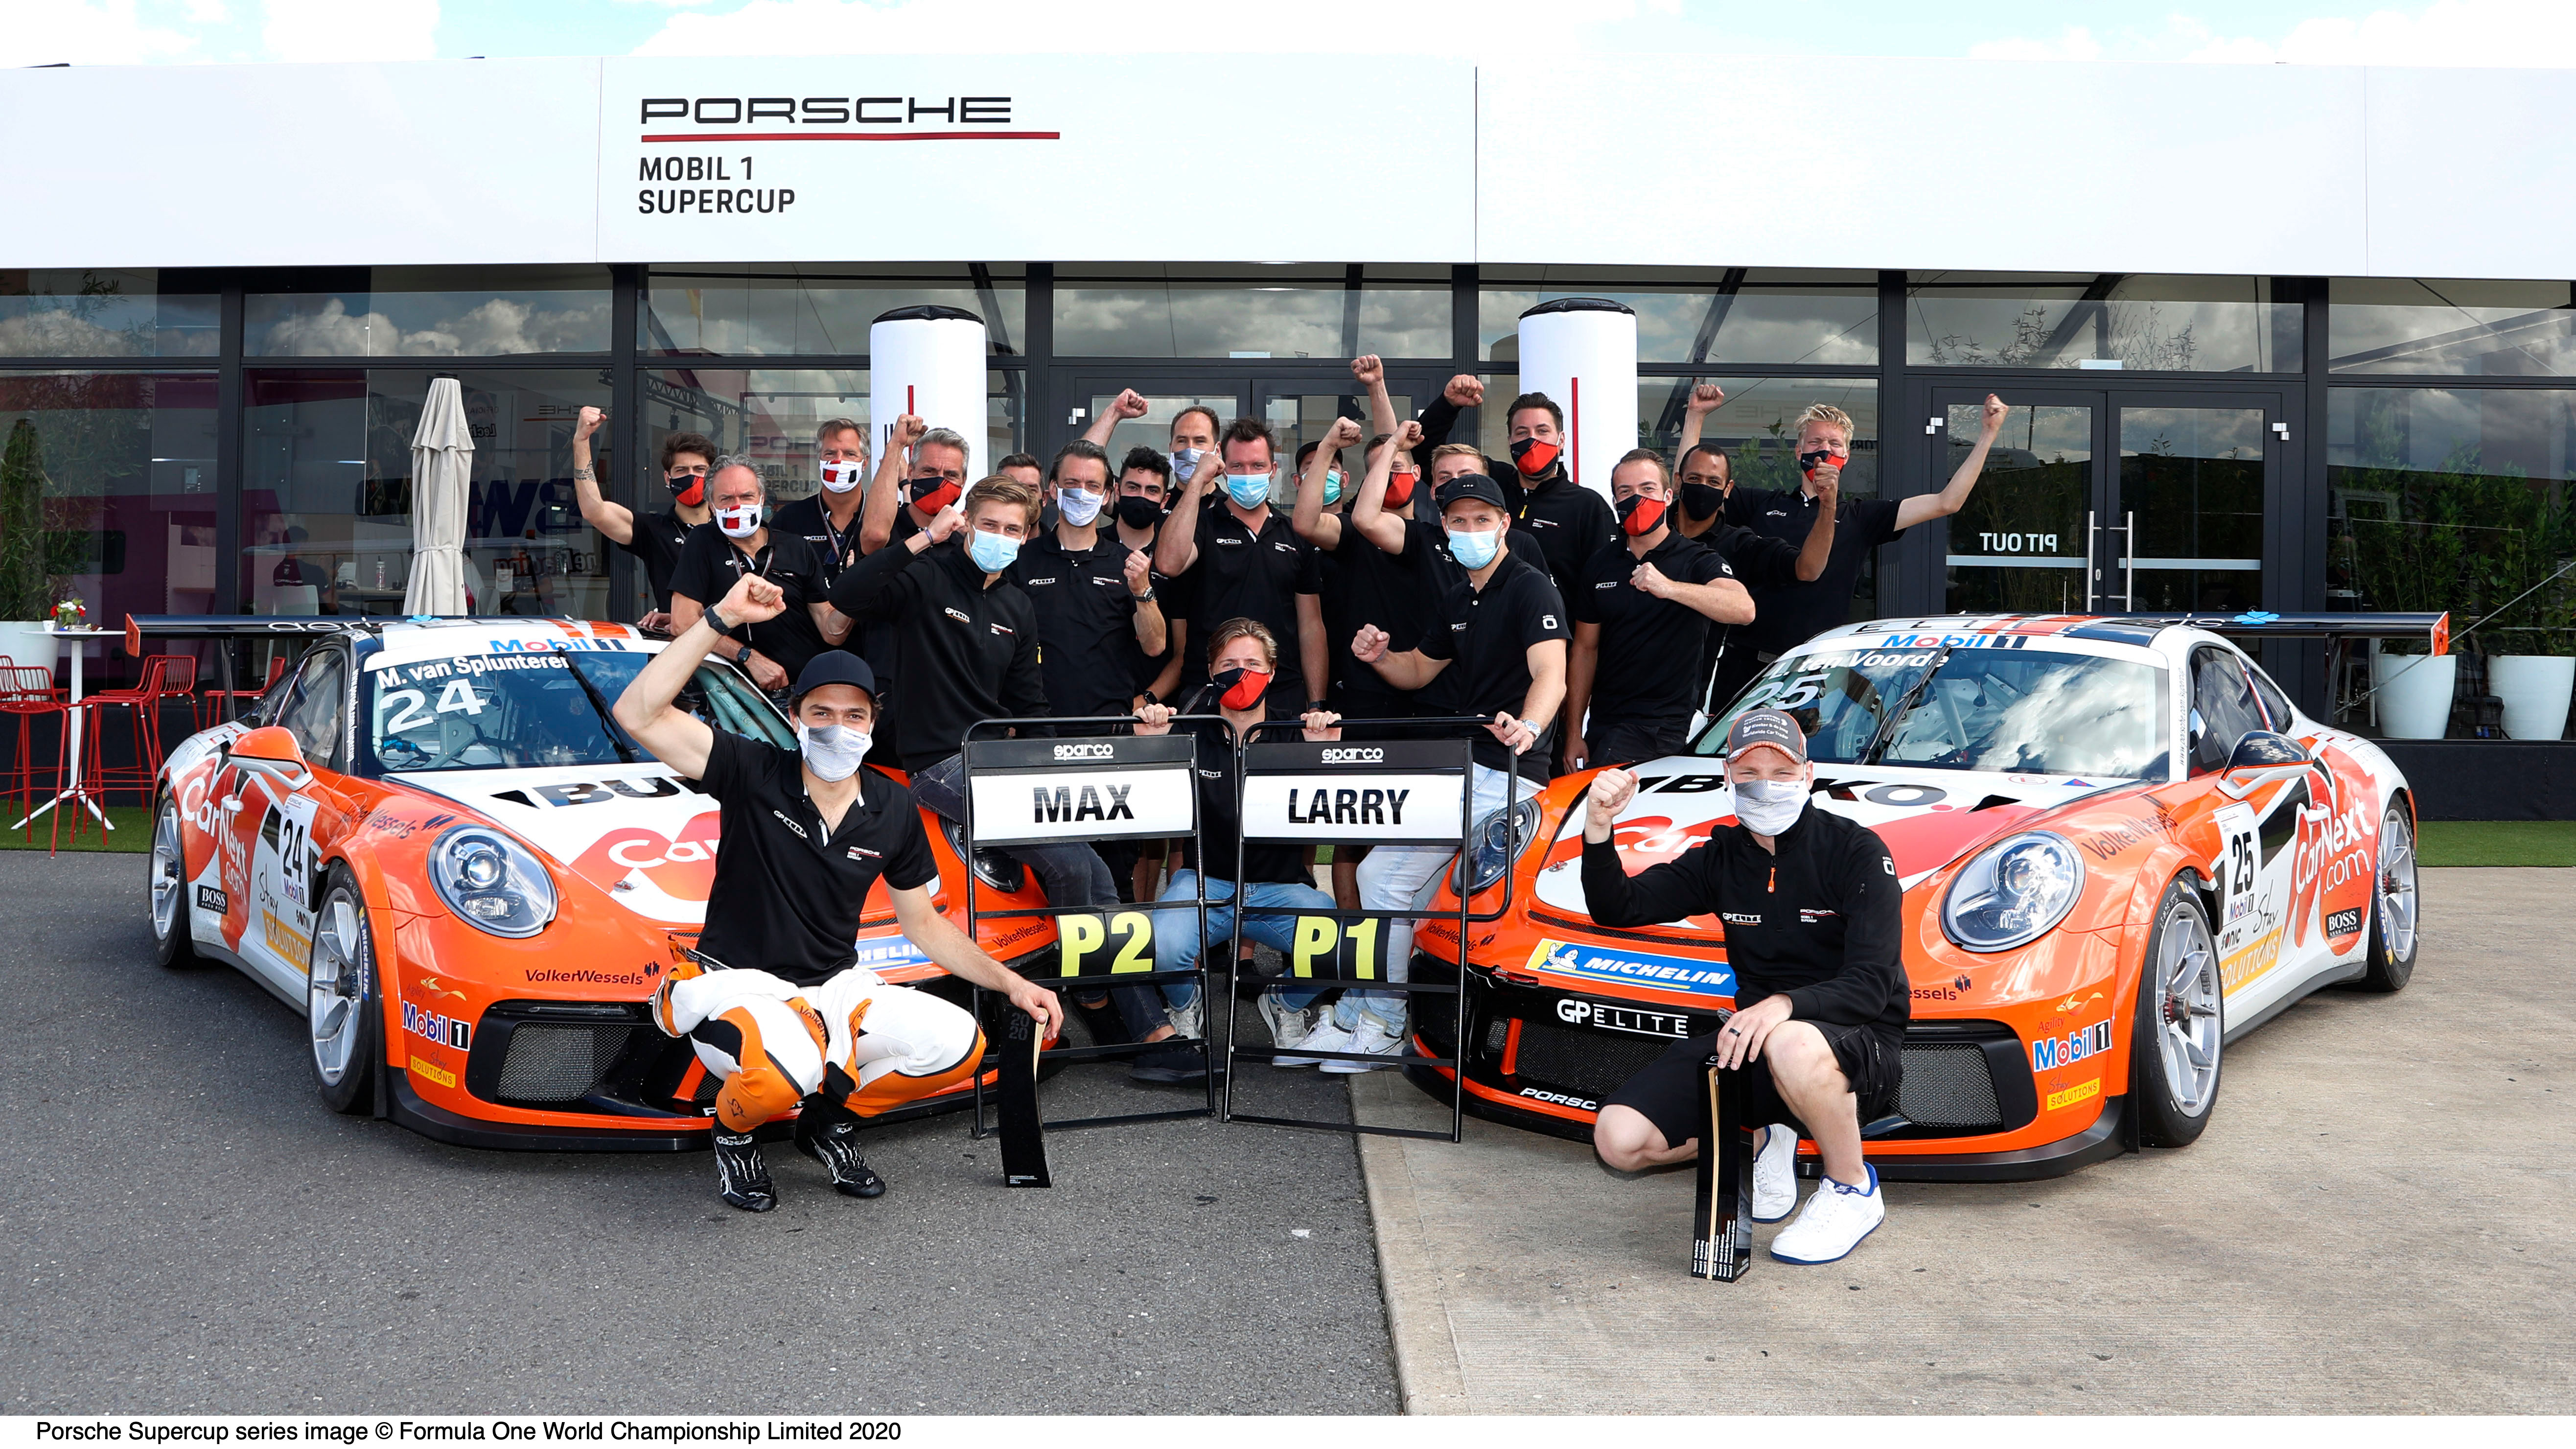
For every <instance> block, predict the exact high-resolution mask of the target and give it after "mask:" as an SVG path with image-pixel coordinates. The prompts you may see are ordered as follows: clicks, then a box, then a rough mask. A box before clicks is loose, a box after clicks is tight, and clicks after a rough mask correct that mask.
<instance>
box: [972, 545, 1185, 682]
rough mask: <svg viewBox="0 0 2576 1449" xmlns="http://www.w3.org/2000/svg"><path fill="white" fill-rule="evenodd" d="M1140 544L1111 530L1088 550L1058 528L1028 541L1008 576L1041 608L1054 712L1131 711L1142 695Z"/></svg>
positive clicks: (1042, 651)
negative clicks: (1133, 580) (1138, 682)
mask: <svg viewBox="0 0 2576 1449" xmlns="http://www.w3.org/2000/svg"><path fill="white" fill-rule="evenodd" d="M1132 552H1134V550H1132V549H1130V548H1128V547H1127V545H1125V544H1123V543H1120V542H1119V541H1118V540H1117V539H1116V538H1114V537H1112V536H1110V534H1109V533H1108V531H1107V530H1103V531H1102V532H1101V534H1100V536H1099V538H1098V539H1097V540H1096V541H1095V542H1094V543H1093V544H1092V545H1091V547H1089V548H1087V549H1083V550H1081V551H1079V552H1077V551H1075V550H1073V549H1069V548H1067V547H1065V546H1064V542H1063V540H1062V539H1060V538H1059V537H1057V535H1056V531H1055V530H1054V529H1048V530H1047V531H1046V532H1044V533H1041V534H1039V535H1038V536H1037V537H1035V538H1033V539H1030V540H1029V541H1028V542H1027V543H1024V544H1022V545H1020V556H1019V558H1018V559H1017V560H1016V561H1015V562H1013V563H1012V565H1011V567H1010V569H1009V571H1008V572H1007V573H1006V574H1005V575H1004V577H1006V578H1008V579H1009V580H1010V581H1011V582H1012V583H1013V584H1016V585H1018V586H1019V588H1020V590H1021V591H1022V592H1024V593H1026V594H1027V595H1028V596H1029V603H1030V605H1031V606H1032V607H1033V608H1034V609H1035V610H1036V614H1037V631H1038V660H1039V665H1040V669H1041V672H1042V673H1043V675H1044V677H1045V679H1046V697H1047V710H1048V713H1050V714H1055V715H1061V716H1068V717H1069V716H1073V715H1089V714H1125V713H1127V712H1128V706H1129V705H1130V704H1132V703H1133V702H1134V700H1135V696H1136V689H1137V688H1138V687H1140V686H1131V685H1130V683H1129V680H1130V678H1131V677H1132V675H1133V674H1134V671H1135V667H1136V666H1135V662H1134V661H1135V659H1136V657H1137V656H1138V655H1139V654H1141V652H1142V651H1140V650H1139V649H1138V648H1137V647H1136V596H1135V595H1134V594H1131V593H1129V592H1127V558H1128V555H1129V554H1130V553H1132ZM1156 602H1157V603H1159V602H1161V601H1160V600H1159V599H1157V600H1156Z"/></svg>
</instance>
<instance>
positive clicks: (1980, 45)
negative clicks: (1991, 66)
mask: <svg viewBox="0 0 2576 1449" xmlns="http://www.w3.org/2000/svg"><path fill="white" fill-rule="evenodd" d="M1968 58H1969V59H1970V60H2100V59H2101V58H2102V42H2100V41H2098V40H2095V39H2094V38H2093V32H2092V31H2090V30H2088V29H2086V28H2085V27H2083V26H2081V25H2070V26H2068V27H2066V33H2065V34H2063V35H2060V36H2059V37H2057V38H2056V39H2055V40H2029V39H2023V38H2019V37H2015V38H2012V39H2007V40H1981V41H1979V42H1977V43H1976V44H1974V45H1971V46H1969V47H1968Z"/></svg>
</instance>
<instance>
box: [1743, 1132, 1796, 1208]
mask: <svg viewBox="0 0 2576 1449" xmlns="http://www.w3.org/2000/svg"><path fill="white" fill-rule="evenodd" d="M1797 1205H1798V1134H1797V1133H1795V1132H1793V1131H1791V1130H1789V1127H1788V1126H1787V1124H1785V1123H1780V1122H1774V1123H1772V1124H1771V1126H1770V1128H1769V1129H1768V1130H1766V1131H1765V1132H1764V1133H1763V1137H1762V1147H1761V1150H1759V1151H1757V1152H1755V1153H1754V1154H1753V1220H1754V1221H1755V1222H1757V1223H1776V1222H1778V1221H1780V1220H1781V1219H1782V1218H1785V1217H1787V1216H1788V1215H1789V1210H1790V1209H1791V1208H1794V1207H1796V1206H1797Z"/></svg>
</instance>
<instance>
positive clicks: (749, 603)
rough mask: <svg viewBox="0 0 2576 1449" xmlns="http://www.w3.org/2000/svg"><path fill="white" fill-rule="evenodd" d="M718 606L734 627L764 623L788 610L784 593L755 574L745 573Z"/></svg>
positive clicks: (734, 582)
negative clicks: (735, 625)
mask: <svg viewBox="0 0 2576 1449" xmlns="http://www.w3.org/2000/svg"><path fill="white" fill-rule="evenodd" d="M717 607H719V608H721V609H722V610H724V616H725V617H726V618H728V619H731V620H732V621H733V622H735V623H737V624H764V623H767V622H768V621H770V620H772V619H775V618H777V617H778V616H779V615H780V614H782V613H785V612H786V610H787V591H786V590H784V589H781V588H780V587H778V585H776V584H773V583H771V582H770V581H769V580H767V579H764V578H762V577H761V576H760V575H758V574H744V575H743V576H742V577H741V578H738V579H736V580H734V581H733V587H732V588H730V589H728V590H726V591H725V596H724V602H723V603H721V604H719V605H718V606H717Z"/></svg>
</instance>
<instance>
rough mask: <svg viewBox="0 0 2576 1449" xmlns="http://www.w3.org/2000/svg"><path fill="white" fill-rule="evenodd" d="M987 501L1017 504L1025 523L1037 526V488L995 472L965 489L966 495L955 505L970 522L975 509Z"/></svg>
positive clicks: (972, 519)
mask: <svg viewBox="0 0 2576 1449" xmlns="http://www.w3.org/2000/svg"><path fill="white" fill-rule="evenodd" d="M987 503H1010V504H1017V505H1018V506H1019V508H1020V511H1021V513H1022V514H1023V515H1024V518H1023V521H1024V522H1025V523H1026V525H1027V526H1028V527H1029V528H1031V529H1035V528H1036V527H1037V526H1038V490H1036V489H1034V488H1032V487H1030V486H1029V485H1027V484H1026V483H1023V482H1021V481H1020V480H1019V479H1017V478H1014V477H1012V476H1011V475H1009V474H1007V473H996V474H994V475H993V476H992V477H990V478H987V479H984V480H983V481H982V482H980V483H977V484H976V485H975V486H974V487H972V488H969V489H967V490H966V496H965V497H964V498H963V499H960V500H959V501H958V505H957V506H958V510H959V511H960V512H962V513H964V514H965V515H966V518H967V521H968V522H970V523H971V522H973V521H974V518H975V510H976V509H978V508H980V507H982V506H984V505H985V504H987Z"/></svg>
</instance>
